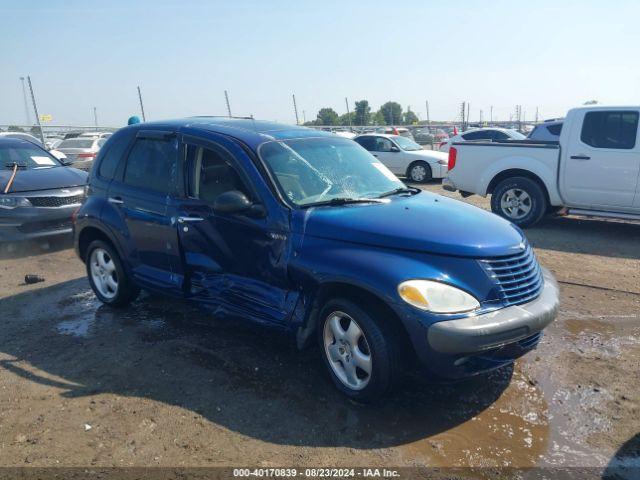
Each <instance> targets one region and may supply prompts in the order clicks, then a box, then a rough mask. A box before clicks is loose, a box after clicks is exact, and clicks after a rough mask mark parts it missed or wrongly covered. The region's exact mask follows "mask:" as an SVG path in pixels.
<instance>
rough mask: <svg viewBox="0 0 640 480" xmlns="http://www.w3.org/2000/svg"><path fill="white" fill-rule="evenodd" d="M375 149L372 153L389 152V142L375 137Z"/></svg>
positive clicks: (386, 139)
mask: <svg viewBox="0 0 640 480" xmlns="http://www.w3.org/2000/svg"><path fill="white" fill-rule="evenodd" d="M375 142H376V143H375V147H374V149H373V151H374V152H390V151H391V140H389V139H388V138H384V137H375Z"/></svg>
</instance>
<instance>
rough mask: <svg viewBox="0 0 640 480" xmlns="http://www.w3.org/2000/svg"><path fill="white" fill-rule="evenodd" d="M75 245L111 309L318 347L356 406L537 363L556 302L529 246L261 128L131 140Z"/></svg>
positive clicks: (141, 134)
mask: <svg viewBox="0 0 640 480" xmlns="http://www.w3.org/2000/svg"><path fill="white" fill-rule="evenodd" d="M75 246H76V250H77V252H78V255H79V256H80V258H81V259H82V260H83V261H84V262H85V263H86V269H87V274H88V277H89V282H90V284H91V287H92V288H93V291H94V292H95V294H96V296H97V297H98V298H99V299H100V300H101V301H102V302H104V303H105V304H108V305H112V306H114V307H121V306H124V305H126V304H127V303H128V302H130V301H131V300H133V299H134V298H135V297H136V296H137V294H138V292H139V289H140V288H145V289H148V290H153V291H157V292H161V293H162V294H165V295H171V296H174V297H178V298H187V299H190V300H193V301H195V302H198V303H200V304H201V305H204V306H208V307H210V308H211V310H212V312H213V314H215V315H219V316H223V317H227V318H229V319H239V318H241V319H245V320H250V321H253V322H255V323H257V324H262V325H269V326H272V327H275V328H279V329H281V330H283V331H285V332H288V333H290V334H291V335H292V337H293V338H295V340H296V342H297V345H298V346H299V347H304V346H305V345H307V344H308V343H309V342H310V341H312V340H314V339H315V340H316V341H317V342H318V344H319V346H320V351H321V354H322V359H323V362H324V363H325V365H326V367H327V370H328V372H329V373H330V375H331V378H332V379H333V381H334V383H335V384H336V386H337V387H338V388H339V389H340V390H341V391H342V392H344V393H345V394H346V395H348V396H350V397H353V398H357V399H360V400H369V399H373V398H376V397H378V396H380V395H382V394H383V393H385V392H386V391H388V390H389V389H391V388H392V386H393V385H394V381H395V380H396V379H397V378H398V376H399V375H401V373H402V372H403V371H404V367H405V365H406V364H407V362H412V361H414V362H415V361H416V360H417V361H419V363H421V364H422V365H424V366H425V367H426V368H428V369H429V370H431V371H432V372H434V373H436V374H438V375H440V376H443V377H449V378H460V377H465V376H468V375H473V374H476V373H478V372H483V371H486V370H491V369H494V368H498V367H500V366H503V365H507V364H509V363H511V362H513V361H514V359H516V358H518V357H519V356H521V355H523V354H524V353H526V352H527V351H529V350H531V349H533V348H534V347H535V346H536V345H537V343H538V341H539V339H540V337H541V334H542V333H541V332H542V329H543V328H544V327H545V326H546V325H547V324H548V323H549V322H551V321H552V320H553V319H554V317H555V315H556V310H557V307H558V287H557V285H556V282H555V281H554V279H553V277H552V275H551V274H550V273H549V272H548V271H546V270H544V269H543V268H541V267H540V266H539V265H538V262H537V261H536V258H535V256H534V254H533V251H532V249H531V247H530V246H529V244H528V243H527V240H526V238H525V237H524V234H523V233H522V231H521V230H520V229H519V228H517V227H516V226H514V225H513V224H511V223H509V222H508V221H506V220H504V219H502V218H500V217H498V216H496V215H493V214H491V213H489V212H486V211H484V210H481V209H478V208H476V207H473V206H471V205H468V204H465V203H462V202H459V201H456V200H453V199H450V198H445V197H441V196H439V195H435V194H432V193H428V192H423V191H421V190H419V189H416V188H410V187H407V186H405V185H404V184H403V183H402V182H400V181H399V180H398V179H397V178H396V177H395V176H394V175H393V174H392V173H391V172H390V171H389V170H388V169H387V168H386V167H384V165H382V164H381V163H380V162H379V161H378V160H377V159H376V158H375V157H373V156H372V155H371V154H370V153H369V152H367V151H366V150H365V149H364V148H362V147H361V146H360V145H358V144H357V143H356V142H353V141H351V140H348V139H345V138H340V137H338V136H336V135H334V134H331V133H326V132H319V131H316V130H311V129H307V128H301V127H292V126H285V125H279V124H275V123H271V122H261V121H254V120H251V119H247V120H244V119H229V118H215V117H208V118H192V119H185V120H176V121H168V122H158V123H144V124H139V125H133V126H129V127H126V128H123V129H121V130H119V131H117V132H116V133H114V135H113V136H112V137H111V138H110V139H109V140H107V143H106V144H105V146H104V147H103V149H102V150H101V151H100V153H99V154H98V157H97V159H96V162H95V165H94V167H93V169H92V171H91V174H90V179H89V196H88V198H87V200H86V202H85V203H84V204H83V206H82V208H81V209H80V211H79V212H78V215H77V216H76V223H75Z"/></svg>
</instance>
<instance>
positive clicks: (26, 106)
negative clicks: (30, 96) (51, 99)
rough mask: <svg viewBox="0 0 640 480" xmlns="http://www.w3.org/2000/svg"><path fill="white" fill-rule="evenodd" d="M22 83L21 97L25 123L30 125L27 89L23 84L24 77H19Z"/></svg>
mask: <svg viewBox="0 0 640 480" xmlns="http://www.w3.org/2000/svg"><path fill="white" fill-rule="evenodd" d="M20 82H21V83H22V98H23V99H24V114H25V120H26V121H27V123H26V124H27V125H31V115H29V102H28V101H27V89H26V87H25V85H24V77H20Z"/></svg>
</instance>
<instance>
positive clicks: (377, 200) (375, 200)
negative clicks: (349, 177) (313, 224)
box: [302, 197, 384, 208]
mask: <svg viewBox="0 0 640 480" xmlns="http://www.w3.org/2000/svg"><path fill="white" fill-rule="evenodd" d="M349 203H384V200H381V199H380V198H348V197H338V198H332V199H331V200H324V201H321V202H313V203H308V204H306V205H302V207H303V208H306V207H319V206H323V205H330V206H335V205H347V204H349Z"/></svg>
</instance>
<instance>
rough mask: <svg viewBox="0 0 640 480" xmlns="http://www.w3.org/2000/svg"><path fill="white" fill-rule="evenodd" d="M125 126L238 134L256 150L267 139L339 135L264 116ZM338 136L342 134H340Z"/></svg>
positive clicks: (138, 128)
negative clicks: (257, 118)
mask: <svg viewBox="0 0 640 480" xmlns="http://www.w3.org/2000/svg"><path fill="white" fill-rule="evenodd" d="M125 128H130V129H136V130H144V129H147V128H149V129H158V130H161V129H162V128H171V129H176V130H178V131H180V132H184V133H187V132H189V131H191V132H193V131H196V132H198V133H207V132H211V133H218V134H222V135H227V136H230V137H234V138H237V139H238V140H240V141H242V142H244V143H245V144H247V145H248V146H249V147H251V148H253V149H254V150H255V149H257V148H258V146H259V145H260V144H262V143H264V142H268V141H271V140H287V139H293V138H309V137H327V138H336V135H335V134H333V133H331V132H323V131H320V130H315V129H312V128H307V127H302V126H299V125H286V124H282V123H277V122H269V121H265V120H254V119H252V118H238V117H204V116H203V117H190V118H181V119H174V120H166V121H158V122H145V123H137V124H135V125H130V126H128V127H125ZM338 138H339V137H338Z"/></svg>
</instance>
